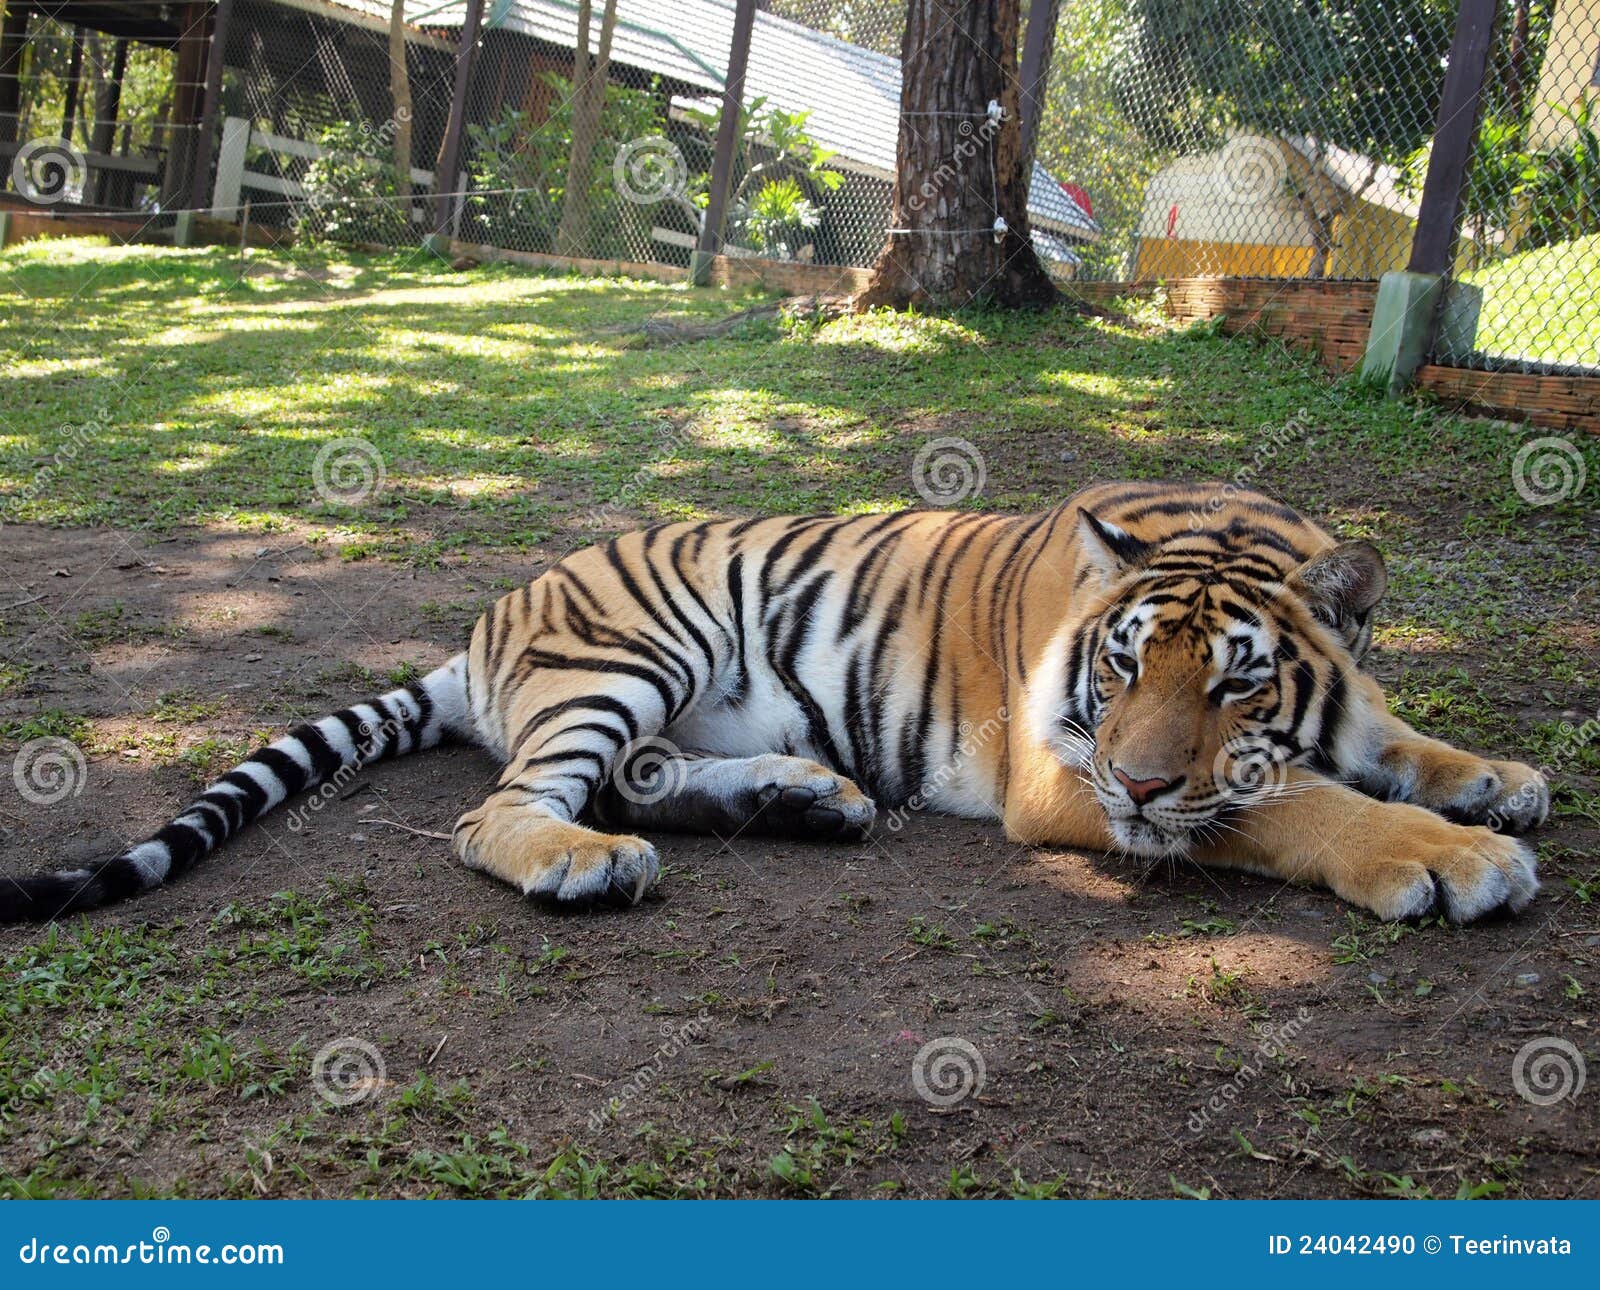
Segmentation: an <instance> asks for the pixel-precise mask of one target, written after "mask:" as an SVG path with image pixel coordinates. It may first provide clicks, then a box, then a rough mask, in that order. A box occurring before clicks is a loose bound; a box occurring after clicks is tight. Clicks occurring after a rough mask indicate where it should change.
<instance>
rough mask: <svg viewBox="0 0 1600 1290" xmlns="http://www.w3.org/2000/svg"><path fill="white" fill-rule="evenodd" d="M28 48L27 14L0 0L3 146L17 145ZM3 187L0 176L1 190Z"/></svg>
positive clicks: (0, 128) (0, 127)
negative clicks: (25, 57) (6, 144)
mask: <svg viewBox="0 0 1600 1290" xmlns="http://www.w3.org/2000/svg"><path fill="white" fill-rule="evenodd" d="M27 49H28V11H27V10H26V9H24V8H23V7H22V5H21V4H20V3H12V4H4V3H3V0H0V143H16V142H17V123H18V117H19V115H20V114H21V112H22V57H23V55H24V54H25V53H26V52H27ZM3 186H4V179H3V176H0V187H3Z"/></svg>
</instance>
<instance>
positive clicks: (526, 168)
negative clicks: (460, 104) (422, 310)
mask: <svg viewBox="0 0 1600 1290" xmlns="http://www.w3.org/2000/svg"><path fill="white" fill-rule="evenodd" d="M544 79H545V82H546V84H547V85H548V86H549V87H550V89H551V95H550V113H549V115H548V116H547V117H546V118H545V119H544V120H543V121H535V120H534V118H533V117H532V115H531V114H529V113H527V112H523V111H520V110H518V109H516V108H508V109H507V110H506V111H505V112H503V113H502V114H501V115H500V116H499V117H497V118H496V119H495V120H494V121H491V122H489V123H488V124H487V125H468V126H467V134H468V136H469V138H470V140H471V142H472V162H471V165H470V174H471V177H472V186H473V187H474V188H476V189H478V190H480V191H479V192H478V193H477V194H475V195H474V196H473V197H471V198H470V199H469V200H468V212H469V215H470V217H471V219H472V220H473V221H475V222H476V223H477V224H478V225H479V227H480V229H481V232H482V234H483V235H484V240H486V241H489V242H493V243H495V244H496V245H500V246H511V247H516V248H519V249H522V250H529V251H548V250H550V249H551V247H552V245H553V243H554V239H555V231H556V226H557V225H558V224H559V223H560V222H561V204H562V200H563V199H564V197H565V195H566V186H567V182H568V176H567V166H568V162H569V159H570V157H571V153H572V117H573V101H572V99H573V96H572V93H571V90H570V87H569V85H568V83H567V80H566V78H565V77H563V76H560V75H558V74H556V73H555V72H547V73H545V77H544ZM660 129H661V124H660V121H659V114H658V101H657V99H656V96H655V95H654V94H652V93H651V92H650V91H649V90H637V89H629V88H628V87H627V86H623V85H608V86H607V87H606V103H605V107H604V109H603V110H602V112H601V114H600V138H599V141H598V143H597V145H596V147H595V150H594V170H593V173H592V174H591V175H590V176H589V178H588V183H589V213H590V219H589V231H588V238H587V242H586V245H585V250H586V252H587V254H589V255H592V256H597V257H600V258H605V259H632V258H636V257H637V256H638V254H639V253H640V250H641V248H642V246H643V244H644V240H645V238H646V236H647V232H648V230H647V229H646V228H645V226H644V221H645V208H643V207H641V206H639V205H638V204H636V203H632V202H629V201H627V200H626V199H625V198H624V197H623V196H622V195H621V194H620V193H619V192H618V191H617V186H616V182H615V180H614V178H613V176H612V163H613V161H614V159H615V157H616V155H617V150H618V149H619V148H621V147H622V146H623V145H625V144H626V143H628V142H629V141H631V140H635V139H642V138H648V137H650V136H652V135H655V134H657V133H659V132H660Z"/></svg>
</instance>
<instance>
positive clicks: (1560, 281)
mask: <svg viewBox="0 0 1600 1290" xmlns="http://www.w3.org/2000/svg"><path fill="white" fill-rule="evenodd" d="M1461 276H1462V280H1463V281H1464V282H1468V283H1471V284H1472V285H1473V286H1475V287H1480V288H1482V290H1483V313H1482V315H1481V316H1480V318H1479V320H1478V335H1477V341H1476V348H1477V349H1478V350H1480V351H1482V352H1483V353H1485V354H1492V355H1494V356H1495V357H1496V358H1515V359H1526V360H1528V361H1530V362H1537V363H1563V364H1568V363H1570V364H1574V365H1582V366H1585V367H1594V366H1596V365H1597V364H1600V309H1597V308H1596V307H1595V296H1596V294H1597V293H1600V233H1595V234H1592V235H1590V236H1589V237H1580V238H1575V239H1574V240H1573V241H1571V242H1558V243H1556V244H1555V245H1553V246H1542V247H1539V248H1538V249H1537V250H1534V251H1524V252H1522V253H1521V254H1520V255H1510V256H1507V257H1506V258H1505V259H1503V260H1498V261H1496V262H1495V263H1493V264H1490V265H1486V266H1485V267H1484V268H1481V269H1474V270H1473V271H1472V272H1470V273H1464V274H1462V275H1461Z"/></svg>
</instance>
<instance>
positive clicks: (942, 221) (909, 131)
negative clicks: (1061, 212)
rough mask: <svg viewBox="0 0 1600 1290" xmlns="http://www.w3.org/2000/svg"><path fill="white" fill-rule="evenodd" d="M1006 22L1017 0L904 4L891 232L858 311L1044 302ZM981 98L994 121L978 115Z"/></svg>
mask: <svg viewBox="0 0 1600 1290" xmlns="http://www.w3.org/2000/svg"><path fill="white" fill-rule="evenodd" d="M1018 18H1019V0H910V4H909V6H908V12H907V14H906V30H905V41H904V44H903V46H902V49H901V59H900V66H901V83H900V113H901V117H900V139H899V145H898V147H897V149H896V164H895V183H894V213H893V215H892V216H891V220H892V223H891V229H892V230H894V231H892V232H891V233H890V234H889V241H888V243H887V244H886V245H885V246H884V248H883V251H882V252H881V253H880V254H879V256H878V263H877V264H876V265H875V266H874V268H873V271H872V279H871V281H870V282H869V283H868V284H867V288H866V290H865V291H863V292H862V293H861V295H860V296H859V297H858V299H857V304H858V306H859V307H864V308H870V307H875V306H885V305H886V306H889V307H891V308H898V309H904V308H909V307H912V306H933V307H936V308H961V307H963V306H966V305H970V304H978V303H989V304H997V305H1003V306H1007V307H1011V308H1016V307H1021V306H1028V305H1046V304H1050V303H1053V302H1054V301H1055V299H1056V289H1055V286H1054V284H1053V283H1051V281H1050V278H1049V275H1048V274H1047V273H1046V272H1045V270H1044V266H1043V265H1041V264H1040V263H1039V259H1038V257H1037V256H1036V255H1035V254H1034V250H1033V244H1032V241H1031V240H1030V238H1029V235H1028V211H1027V199H1028V168H1027V166H1026V164H1025V163H1026V157H1025V156H1024V146H1023V139H1022V128H1021V121H1020V117H1019V113H1018V106H1019V93H1018V83H1019V76H1018V71H1017V26H1018ZM991 100H992V101H995V102H998V103H999V104H1000V107H1001V109H1002V114H1003V115H1002V117H1001V119H1000V120H999V121H998V122H995V121H992V120H990V119H989V118H988V117H987V116H986V115H985V113H986V110H987V108H988V105H989V103H990V101H991ZM997 218H998V219H1001V220H1003V221H1004V229H1003V231H1001V232H1000V233H999V234H998V235H997V234H996V232H995V221H996V219H997Z"/></svg>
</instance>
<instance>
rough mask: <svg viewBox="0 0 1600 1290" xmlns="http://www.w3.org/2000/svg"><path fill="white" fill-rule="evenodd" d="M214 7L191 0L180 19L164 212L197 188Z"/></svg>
mask: <svg viewBox="0 0 1600 1290" xmlns="http://www.w3.org/2000/svg"><path fill="white" fill-rule="evenodd" d="M213 16H214V15H213V13H212V9H211V5H210V4H209V3H207V0H190V3H188V4H186V5H184V7H183V9H182V10H181V12H180V16H179V18H178V45H177V60H176V66H175V67H174V69H173V74H172V112H171V114H170V116H169V117H168V120H169V121H170V123H171V125H172V131H171V134H172V137H171V139H170V140H169V141H168V143H167V164H166V170H165V173H164V174H163V175H162V176H161V206H162V209H163V210H173V209H177V208H179V207H182V206H183V204H184V203H185V202H186V201H187V200H188V198H189V195H190V193H191V192H192V191H193V188H194V156H195V130H196V123H197V122H198V121H199V119H200V99H201V90H202V89H203V88H204V86H205V68H206V59H207V52H208V51H207V45H206V42H207V41H208V40H209V39H210V37H211V20H212V17H213Z"/></svg>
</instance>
